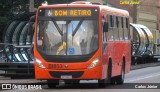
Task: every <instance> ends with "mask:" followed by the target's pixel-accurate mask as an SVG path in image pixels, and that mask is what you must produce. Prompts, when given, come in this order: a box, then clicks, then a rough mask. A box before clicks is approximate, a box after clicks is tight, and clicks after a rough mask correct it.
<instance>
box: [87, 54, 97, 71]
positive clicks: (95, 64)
mask: <svg viewBox="0 0 160 92" xmlns="http://www.w3.org/2000/svg"><path fill="white" fill-rule="evenodd" d="M98 62H99V57H98V58H96V59H94V60H93V61H92V63H91V64H90V65H89V66H88V68H89V69H90V68H94V67H96V66H97V64H98Z"/></svg>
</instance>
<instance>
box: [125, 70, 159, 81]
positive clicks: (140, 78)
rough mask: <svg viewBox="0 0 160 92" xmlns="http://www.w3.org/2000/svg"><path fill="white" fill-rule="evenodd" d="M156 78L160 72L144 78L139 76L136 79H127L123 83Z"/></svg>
mask: <svg viewBox="0 0 160 92" xmlns="http://www.w3.org/2000/svg"><path fill="white" fill-rule="evenodd" d="M156 76H160V72H159V73H153V74H149V75H145V76H139V77H136V78H128V79H126V80H125V81H124V82H125V83H130V82H134V81H139V80H143V79H147V78H152V77H156Z"/></svg>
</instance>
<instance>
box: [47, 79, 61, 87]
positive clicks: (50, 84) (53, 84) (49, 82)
mask: <svg viewBox="0 0 160 92" xmlns="http://www.w3.org/2000/svg"><path fill="white" fill-rule="evenodd" d="M47 85H48V87H49V88H55V87H56V85H59V80H47Z"/></svg>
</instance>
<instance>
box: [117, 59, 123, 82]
mask: <svg viewBox="0 0 160 92" xmlns="http://www.w3.org/2000/svg"><path fill="white" fill-rule="evenodd" d="M124 77H125V63H124V62H123V64H122V73H121V75H119V76H117V78H116V82H117V84H123V83H124Z"/></svg>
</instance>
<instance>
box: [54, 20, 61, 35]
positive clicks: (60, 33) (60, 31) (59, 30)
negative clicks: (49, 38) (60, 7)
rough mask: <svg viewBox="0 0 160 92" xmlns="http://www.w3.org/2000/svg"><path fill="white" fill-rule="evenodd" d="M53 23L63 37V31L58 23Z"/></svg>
mask: <svg viewBox="0 0 160 92" xmlns="http://www.w3.org/2000/svg"><path fill="white" fill-rule="evenodd" d="M52 22H53V23H54V25H55V27H56V28H57V30H58V32H59V34H60V35H61V36H63V32H62V31H61V29H60V28H59V26H58V25H57V23H56V21H55V20H54V19H52Z"/></svg>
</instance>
